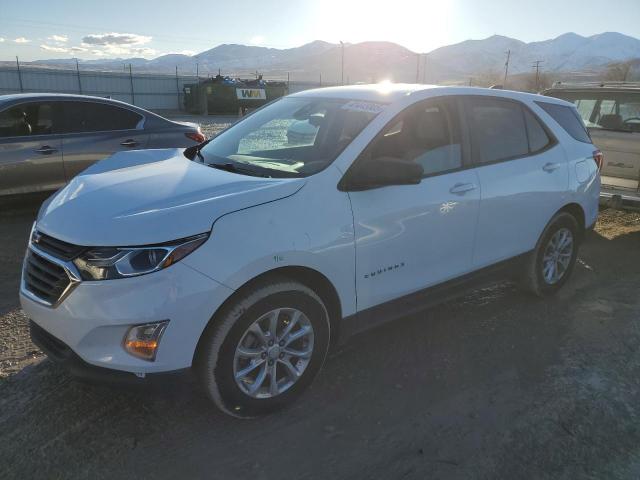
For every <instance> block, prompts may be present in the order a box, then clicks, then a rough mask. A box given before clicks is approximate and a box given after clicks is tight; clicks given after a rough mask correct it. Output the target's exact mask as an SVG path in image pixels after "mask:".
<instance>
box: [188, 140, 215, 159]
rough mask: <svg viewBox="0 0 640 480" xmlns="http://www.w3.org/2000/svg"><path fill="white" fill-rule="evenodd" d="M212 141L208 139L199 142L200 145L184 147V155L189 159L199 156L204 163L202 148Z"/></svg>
mask: <svg viewBox="0 0 640 480" xmlns="http://www.w3.org/2000/svg"><path fill="white" fill-rule="evenodd" d="M210 141H211V139H209V140H207V141H206V142H202V143H199V144H198V145H194V146H192V147H188V148H185V149H184V156H185V157H187V158H188V159H189V160H193V159H194V158H196V156H197V157H198V158H199V159H200V160H201V161H202V162H203V163H204V157H203V156H202V154H201V153H200V150H202V149H203V148H204V146H205V145H206V144H207V143H209V142H210Z"/></svg>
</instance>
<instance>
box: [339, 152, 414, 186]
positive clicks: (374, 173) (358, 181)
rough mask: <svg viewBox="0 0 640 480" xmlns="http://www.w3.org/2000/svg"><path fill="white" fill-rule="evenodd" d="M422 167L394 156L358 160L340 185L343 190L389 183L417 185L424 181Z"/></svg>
mask: <svg viewBox="0 0 640 480" xmlns="http://www.w3.org/2000/svg"><path fill="white" fill-rule="evenodd" d="M423 175H424V170H423V169H422V167H421V166H420V165H419V164H417V163H415V162H410V161H407V160H402V159H399V158H393V157H374V158H370V159H368V160H366V161H363V162H358V163H357V164H356V165H354V166H353V167H352V168H351V169H349V171H348V172H347V174H346V176H345V177H343V179H342V180H341V181H340V184H339V185H338V187H339V188H340V190H343V191H358V190H370V189H373V188H380V187H386V186H388V185H416V184H418V183H420V182H421V181H422V176H423Z"/></svg>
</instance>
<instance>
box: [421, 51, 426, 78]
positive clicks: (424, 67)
mask: <svg viewBox="0 0 640 480" xmlns="http://www.w3.org/2000/svg"><path fill="white" fill-rule="evenodd" d="M422 83H425V84H426V83H427V55H426V54H425V55H424V65H423V67H422Z"/></svg>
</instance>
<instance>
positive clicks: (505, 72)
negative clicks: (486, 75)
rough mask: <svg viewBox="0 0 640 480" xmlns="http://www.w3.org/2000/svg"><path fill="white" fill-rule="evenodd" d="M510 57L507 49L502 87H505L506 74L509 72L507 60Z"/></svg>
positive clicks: (509, 51)
mask: <svg viewBox="0 0 640 480" xmlns="http://www.w3.org/2000/svg"><path fill="white" fill-rule="evenodd" d="M510 59H511V50H507V61H506V62H504V81H503V82H502V88H507V75H508V74H509V60H510Z"/></svg>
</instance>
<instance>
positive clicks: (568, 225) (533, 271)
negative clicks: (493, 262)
mask: <svg viewBox="0 0 640 480" xmlns="http://www.w3.org/2000/svg"><path fill="white" fill-rule="evenodd" d="M565 231H568V232H569V233H570V235H571V240H572V248H571V254H570V256H568V257H567V256H566V251H565V254H564V257H565V258H568V263H567V265H566V267H565V268H564V270H562V269H560V270H561V271H562V274H561V276H560V277H559V278H557V279H556V280H555V281H551V282H550V281H549V276H550V275H548V273H549V270H547V269H545V254H547V253H549V252H551V251H553V247H552V246H551V245H550V243H551V241H552V240H553V239H554V238H555V239H556V240H557V239H559V238H561V237H562V233H563V232H565ZM581 238H582V236H581V232H580V230H579V228H578V222H577V221H576V219H575V217H574V216H573V215H571V214H569V213H567V212H560V213H558V214H557V215H556V216H554V217H553V218H552V219H551V221H550V222H549V223H548V224H547V227H546V228H545V229H544V232H542V235H541V236H540V239H539V240H538V243H537V244H536V248H535V250H534V251H533V252H532V253H531V254H530V255H529V257H528V258H527V260H526V263H525V269H524V272H523V276H522V286H523V287H524V289H525V290H527V291H529V292H530V293H532V294H534V295H536V296H538V297H546V296H549V295H554V294H555V293H556V292H558V290H560V288H562V286H563V285H564V284H565V282H566V281H567V280H568V279H569V277H570V276H571V274H572V272H573V268H574V266H575V263H576V258H577V256H578V248H579V241H580V239H581ZM556 268H557V262H556ZM551 277H553V276H552V275H551Z"/></svg>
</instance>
